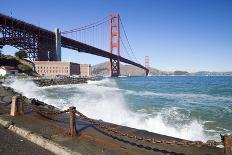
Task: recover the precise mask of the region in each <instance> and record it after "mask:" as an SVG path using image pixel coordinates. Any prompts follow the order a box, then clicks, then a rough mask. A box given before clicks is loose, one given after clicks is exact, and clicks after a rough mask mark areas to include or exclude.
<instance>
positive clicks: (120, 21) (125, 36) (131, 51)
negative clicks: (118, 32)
mask: <svg viewBox="0 0 232 155" xmlns="http://www.w3.org/2000/svg"><path fill="white" fill-rule="evenodd" d="M119 20H120V23H121V25H122V29H123V33H124V35H125V37H126V40H127V43H128V45H129V48H130V51H131V53H132V55H133V57H134V59H135V61H136V62H137V63H139V64H140V62H139V61H138V59H137V58H136V56H135V54H134V52H133V49H132V47H131V44H130V42H129V39H128V37H127V34H126V31H125V28H124V26H123V23H122V20H121V18H119Z"/></svg>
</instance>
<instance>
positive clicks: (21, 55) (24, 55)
mask: <svg viewBox="0 0 232 155" xmlns="http://www.w3.org/2000/svg"><path fill="white" fill-rule="evenodd" d="M15 57H17V58H19V59H23V58H27V52H26V51H25V50H19V51H18V52H16V53H15Z"/></svg>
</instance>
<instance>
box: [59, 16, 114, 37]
mask: <svg viewBox="0 0 232 155" xmlns="http://www.w3.org/2000/svg"><path fill="white" fill-rule="evenodd" d="M109 17H110V16H106V17H105V18H103V19H101V20H99V21H97V22H94V23H92V24H89V25H85V26H82V27H79V28H76V29H72V30H67V31H64V32H62V34H67V33H73V32H77V31H82V30H86V29H90V28H93V27H97V26H99V25H102V24H104V23H106V22H108V21H109V20H110V18H109Z"/></svg>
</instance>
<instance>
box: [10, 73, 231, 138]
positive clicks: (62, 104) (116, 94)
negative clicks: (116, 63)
mask: <svg viewBox="0 0 232 155" xmlns="http://www.w3.org/2000/svg"><path fill="white" fill-rule="evenodd" d="M10 86H11V87H12V88H14V89H16V90H17V91H19V92H21V93H23V95H25V96H27V97H32V98H37V99H39V100H42V101H44V102H46V103H48V104H51V105H54V106H56V107H58V108H60V109H67V108H68V107H69V106H76V107H77V110H79V111H80V112H82V113H84V114H85V115H87V116H89V117H91V118H94V119H101V120H103V121H107V122H112V123H116V124H120V125H124V126H129V127H134V128H137V129H144V130H147V131H151V132H155V133H159V134H163V135H169V136H173V137H178V138H183V139H188V140H202V141H206V140H209V139H213V140H220V134H232V77H165V76H164V77H127V78H116V79H110V78H108V79H103V80H101V81H89V82H88V84H76V85H65V86H49V87H43V88H39V87H37V86H36V85H35V84H34V83H33V82H31V81H27V82H25V81H14V82H13V83H11V84H10Z"/></svg>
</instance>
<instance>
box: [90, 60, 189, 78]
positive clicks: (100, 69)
mask: <svg viewBox="0 0 232 155" xmlns="http://www.w3.org/2000/svg"><path fill="white" fill-rule="evenodd" d="M120 68H121V75H125V76H128V75H130V76H143V75H144V74H145V71H144V70H143V69H141V68H138V67H135V66H132V65H123V64H120ZM108 69H109V62H104V63H100V64H97V65H94V66H92V67H91V70H92V74H93V75H100V76H107V75H108V74H109V73H108ZM149 71H150V72H149V75H188V74H189V73H188V72H186V71H174V72H169V71H161V70H158V69H155V68H152V67H150V68H149Z"/></svg>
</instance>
